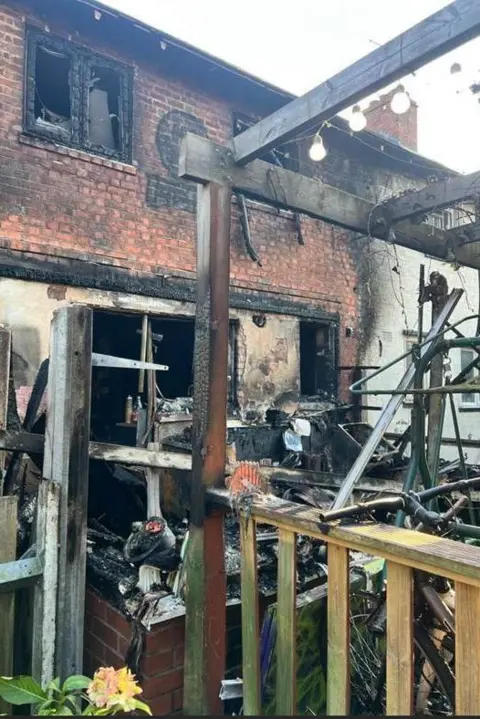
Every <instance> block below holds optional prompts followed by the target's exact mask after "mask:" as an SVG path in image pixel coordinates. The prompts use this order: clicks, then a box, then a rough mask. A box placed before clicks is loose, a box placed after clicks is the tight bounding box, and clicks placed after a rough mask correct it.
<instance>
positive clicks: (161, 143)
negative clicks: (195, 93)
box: [145, 110, 207, 213]
mask: <svg viewBox="0 0 480 719" xmlns="http://www.w3.org/2000/svg"><path fill="white" fill-rule="evenodd" d="M187 132H192V133H194V134H195V135H200V136H201V137H207V130H206V127H205V124H204V123H203V121H202V120H201V119H200V118H198V117H196V115H192V114H191V113H188V112H183V111H182V110H170V111H169V112H167V113H166V114H165V115H164V116H163V117H162V118H161V120H160V121H159V123H158V125H157V132H156V136H155V144H156V147H157V150H158V154H159V156H160V159H161V161H162V164H163V166H164V167H165V169H166V170H167V172H168V177H163V176H161V175H157V174H149V175H147V192H146V198H145V201H146V204H147V206H148V207H150V208H151V209H154V210H160V209H165V208H175V209H179V210H185V211H186V212H192V213H193V212H195V207H196V192H195V186H194V185H193V184H192V183H191V182H188V181H187V180H181V179H180V178H179V177H177V175H178V163H179V156H180V143H181V141H182V138H183V137H184V135H186V133H187Z"/></svg>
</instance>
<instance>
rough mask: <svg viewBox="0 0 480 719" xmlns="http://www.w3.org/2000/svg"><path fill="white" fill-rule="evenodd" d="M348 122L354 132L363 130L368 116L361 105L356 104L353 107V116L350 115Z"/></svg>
mask: <svg viewBox="0 0 480 719" xmlns="http://www.w3.org/2000/svg"><path fill="white" fill-rule="evenodd" d="M348 124H349V126H350V129H351V130H352V132H361V131H362V130H364V129H365V127H366V126H367V118H366V117H365V113H364V112H363V111H362V108H361V107H360V105H355V106H354V107H353V108H352V116H351V117H350V119H349V121H348Z"/></svg>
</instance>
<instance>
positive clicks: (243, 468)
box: [225, 462, 264, 494]
mask: <svg viewBox="0 0 480 719" xmlns="http://www.w3.org/2000/svg"><path fill="white" fill-rule="evenodd" d="M258 468H259V465H258V464H257V463H254V462H240V463H239V465H238V466H237V468H236V469H235V471H234V473H233V474H232V476H231V477H228V478H227V479H226V481H225V484H226V486H227V489H228V491H229V492H230V494H240V493H241V492H248V491H250V490H251V489H253V488H255V489H259V490H263V484H264V482H263V480H262V477H261V475H260V472H259V471H258Z"/></svg>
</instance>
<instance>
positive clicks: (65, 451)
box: [43, 305, 92, 679]
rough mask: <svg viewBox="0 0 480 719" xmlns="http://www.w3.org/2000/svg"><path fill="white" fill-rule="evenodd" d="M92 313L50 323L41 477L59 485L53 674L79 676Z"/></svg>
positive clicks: (75, 311)
mask: <svg viewBox="0 0 480 719" xmlns="http://www.w3.org/2000/svg"><path fill="white" fill-rule="evenodd" d="M91 371H92V310H91V309H90V308H89V307H83V306H79V305H72V306H69V307H61V308H60V309H58V310H57V311H56V312H55V314H54V317H53V320H52V333H51V345H50V366H49V376H48V380H49V386H50V387H53V388H54V390H53V391H52V392H49V393H48V404H47V424H46V432H45V453H44V462H43V475H44V477H45V478H46V479H50V480H51V481H53V482H56V483H57V484H59V485H60V507H59V514H60V520H59V537H58V584H59V586H60V587H61V592H59V594H58V600H57V602H58V604H57V627H56V648H55V676H59V677H60V678H61V679H66V677H68V676H70V675H72V674H81V672H82V669H83V623H84V613H85V573H86V558H87V504H88V454H89V450H88V443H89V434H90V397H91Z"/></svg>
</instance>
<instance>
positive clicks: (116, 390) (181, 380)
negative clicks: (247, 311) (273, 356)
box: [92, 310, 236, 445]
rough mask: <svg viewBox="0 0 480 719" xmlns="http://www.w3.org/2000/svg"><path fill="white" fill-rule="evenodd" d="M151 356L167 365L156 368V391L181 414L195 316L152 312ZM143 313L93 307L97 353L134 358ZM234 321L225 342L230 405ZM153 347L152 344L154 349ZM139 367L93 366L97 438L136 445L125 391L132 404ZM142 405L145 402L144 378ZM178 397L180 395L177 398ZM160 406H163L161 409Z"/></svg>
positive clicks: (188, 393) (189, 386)
mask: <svg viewBox="0 0 480 719" xmlns="http://www.w3.org/2000/svg"><path fill="white" fill-rule="evenodd" d="M150 322H151V328H152V336H153V344H154V357H153V361H154V362H155V363H157V364H165V365H167V366H168V367H169V369H168V371H166V372H157V373H156V384H157V387H158V390H159V392H158V393H157V397H159V398H161V397H163V398H165V400H166V403H165V406H166V407H167V409H166V412H167V413H168V412H171V413H172V414H177V415H179V414H182V412H183V409H182V408H183V406H188V408H189V411H191V406H192V401H190V402H188V401H187V402H185V401H183V400H185V398H190V400H191V399H192V395H193V358H194V342H195V320H194V318H193V317H192V318H190V317H176V316H158V315H157V316H150ZM141 327H142V317H141V315H137V314H130V315H129V314H123V313H116V312H108V311H101V310H98V311H97V310H95V311H94V313H93V351H94V352H98V353H100V354H106V355H113V356H115V357H124V358H126V359H135V360H138V359H139V357H140V349H141ZM235 330H236V325H235V324H234V323H232V324H231V328H230V343H229V353H230V354H229V375H230V380H229V408H230V410H233V409H234V402H235V375H234V372H235V367H236V331H235ZM155 348H156V350H155ZM138 376H139V373H138V371H137V370H134V369H129V368H118V367H117V368H111V367H93V368H92V431H93V434H94V436H95V439H96V440H97V441H99V442H113V443H118V444H130V445H135V444H136V442H137V436H136V431H135V428H134V427H125V424H126V423H125V404H126V399H127V397H128V396H131V397H132V402H133V404H135V401H136V398H137V395H138ZM141 400H142V405H143V406H144V407H146V404H147V381H146V378H145V383H144V393H143V394H142V395H141ZM176 400H180V401H176ZM162 411H163V409H162Z"/></svg>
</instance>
